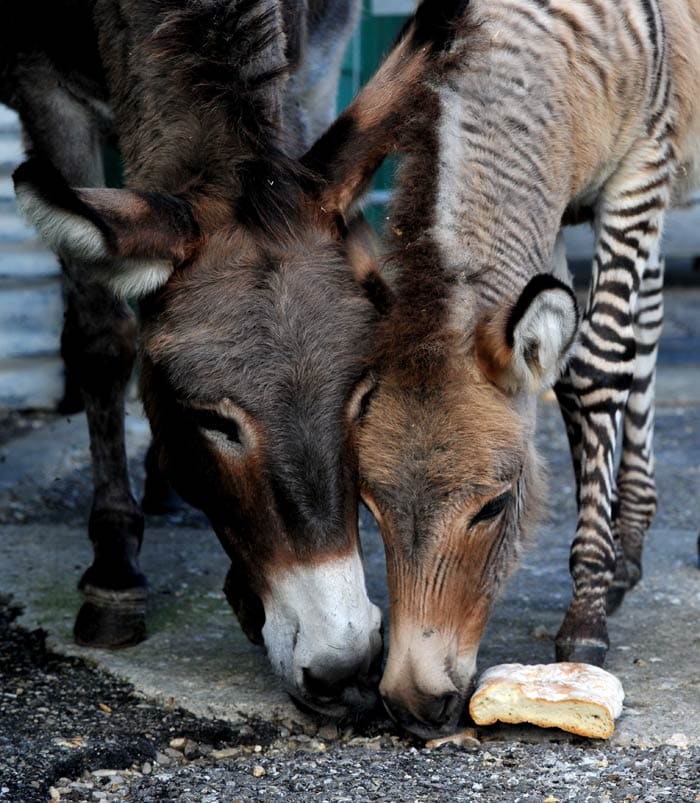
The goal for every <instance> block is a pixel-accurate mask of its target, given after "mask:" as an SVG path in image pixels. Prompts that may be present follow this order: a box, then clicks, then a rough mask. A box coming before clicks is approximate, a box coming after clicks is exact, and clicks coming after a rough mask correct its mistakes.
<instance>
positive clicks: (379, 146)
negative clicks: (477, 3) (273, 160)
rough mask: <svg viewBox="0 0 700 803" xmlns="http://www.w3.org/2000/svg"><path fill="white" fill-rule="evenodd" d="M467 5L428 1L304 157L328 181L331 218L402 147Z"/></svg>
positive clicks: (458, 0)
mask: <svg viewBox="0 0 700 803" xmlns="http://www.w3.org/2000/svg"><path fill="white" fill-rule="evenodd" d="M467 4H468V0H424V2H422V3H421V5H420V6H419V7H418V9H417V11H416V13H415V14H414V15H413V16H412V17H410V18H409V20H408V21H407V23H406V25H405V26H404V27H403V29H402V30H401V33H400V34H399V36H398V38H397V40H396V42H395V44H394V46H393V48H392V49H391V51H390V52H389V54H388V55H387V56H386V58H385V59H384V61H383V62H382V64H381V66H380V67H379V69H378V70H377V72H376V73H375V74H374V76H373V77H372V79H371V80H370V81H369V83H367V84H366V86H365V87H364V88H363V89H362V91H361V92H360V93H359V94H358V95H357V97H356V98H355V99H354V100H353V102H352V103H351V104H350V105H349V106H348V107H347V109H345V111H344V112H343V113H342V114H341V115H340V117H338V119H337V120H336V121H335V123H333V125H331V127H330V128H329V129H328V131H326V133H325V134H324V135H323V136H322V137H321V138H320V139H319V140H318V141H317V142H316V144H315V145H314V146H313V147H312V148H311V150H309V151H308V153H307V154H306V155H305V156H304V157H303V160H302V161H303V162H304V164H305V165H306V166H307V167H309V168H311V169H312V170H313V171H314V172H316V173H317V174H319V175H320V176H321V177H322V178H323V179H324V188H323V190H322V192H321V197H320V199H319V204H320V207H321V209H322V212H323V213H324V214H326V215H328V216H329V218H328V219H329V220H330V221H333V220H334V218H336V217H337V216H338V215H342V216H343V217H347V216H348V214H349V213H350V211H351V209H352V207H353V205H354V204H355V203H356V202H357V201H358V199H359V198H360V196H361V195H362V193H363V192H365V190H366V189H367V187H368V186H369V182H370V181H371V179H372V176H373V175H374V173H375V172H376V171H377V169H378V168H379V166H380V165H381V163H382V162H383V161H384V159H385V158H386V157H387V156H388V155H389V154H391V153H394V152H396V151H397V150H399V145H400V137H401V128H402V123H403V122H404V120H405V118H406V117H410V114H411V109H412V107H414V106H415V104H416V103H420V92H421V79H422V78H423V77H424V75H425V70H426V68H427V67H428V66H429V65H430V64H431V62H433V61H434V60H435V59H436V58H437V57H438V56H439V55H440V54H441V53H444V52H445V51H447V50H448V49H449V47H450V45H451V43H452V40H453V37H454V33H455V29H456V25H457V23H458V22H459V20H460V18H461V17H462V15H463V14H464V12H465V9H466V7H467Z"/></svg>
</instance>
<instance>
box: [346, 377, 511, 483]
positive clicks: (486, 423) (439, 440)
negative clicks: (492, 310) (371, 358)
mask: <svg viewBox="0 0 700 803" xmlns="http://www.w3.org/2000/svg"><path fill="white" fill-rule="evenodd" d="M453 369H454V366H453ZM405 379H406V377H405V375H404V376H401V377H400V378H399V379H398V380H397V378H396V377H392V375H391V373H390V372H389V373H388V374H386V375H385V376H384V377H383V378H382V379H380V387H379V389H378V391H377V392H376V394H375V397H374V398H373V400H372V403H371V407H370V411H369V413H368V416H367V419H366V423H365V424H364V425H363V427H362V431H361V435H360V461H361V465H362V469H363V474H364V473H366V474H367V475H368V476H371V478H372V479H373V480H374V481H377V482H385V483H387V484H388V485H393V484H394V483H395V481H396V477H397V476H402V477H406V476H407V474H408V473H413V474H416V475H417V474H422V476H423V478H424V482H425V484H426V485H428V486H432V487H433V488H434V489H435V490H436V491H437V492H440V493H447V492H450V491H453V490H455V488H456V486H460V487H466V488H469V487H471V488H473V489H474V492H475V493H478V492H479V490H480V489H481V490H483V492H488V490H491V489H495V488H496V487H497V486H499V485H501V484H503V483H505V482H508V481H509V480H511V479H512V478H513V476H514V475H515V474H516V473H517V471H518V469H519V468H520V465H521V462H522V459H523V455H524V450H525V444H524V439H523V434H522V427H521V425H520V419H519V415H518V412H517V409H516V408H515V407H514V406H513V404H512V403H511V402H510V401H509V399H508V398H507V397H506V396H505V395H504V394H503V393H502V392H501V391H500V390H499V389H498V388H496V387H494V386H493V385H491V384H490V383H488V382H486V381H485V380H484V379H483V377H480V376H479V375H478V373H477V372H476V371H475V370H472V369H471V368H469V367H468V366H464V367H463V368H462V369H461V370H459V371H456V372H455V371H454V370H451V371H450V375H449V376H447V375H444V376H443V381H439V377H433V378H432V379H431V384H430V386H428V387H421V385H420V383H419V382H417V383H416V385H414V386H411V387H407V386H406V384H405Z"/></svg>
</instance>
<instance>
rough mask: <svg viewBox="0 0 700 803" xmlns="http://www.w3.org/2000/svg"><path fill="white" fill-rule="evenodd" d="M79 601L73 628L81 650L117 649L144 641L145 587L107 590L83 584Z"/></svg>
mask: <svg viewBox="0 0 700 803" xmlns="http://www.w3.org/2000/svg"><path fill="white" fill-rule="evenodd" d="M83 594H84V596H85V602H83V604H82V606H81V608H80V610H79V611H78V616H77V618H76V620H75V625H74V627H73V636H74V638H75V641H76V642H77V643H78V644H80V645H81V646H83V647H100V648H103V649H119V648H121V647H131V646H133V645H134V644H138V643H139V642H140V641H143V640H144V639H145V638H146V598H147V592H146V589H145V588H129V589H125V590H122V591H111V590H108V589H103V588H95V587H94V586H90V585H85V586H84V587H83Z"/></svg>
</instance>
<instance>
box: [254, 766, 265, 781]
mask: <svg viewBox="0 0 700 803" xmlns="http://www.w3.org/2000/svg"><path fill="white" fill-rule="evenodd" d="M253 775H254V776H255V777H256V778H262V777H263V775H265V767H261V766H260V764H256V765H255V766H254V767H253Z"/></svg>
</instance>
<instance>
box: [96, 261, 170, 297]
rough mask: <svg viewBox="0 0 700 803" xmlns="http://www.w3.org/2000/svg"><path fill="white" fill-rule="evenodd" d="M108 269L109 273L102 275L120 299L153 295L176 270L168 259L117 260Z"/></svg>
mask: <svg viewBox="0 0 700 803" xmlns="http://www.w3.org/2000/svg"><path fill="white" fill-rule="evenodd" d="M107 267H108V269H109V272H108V273H107V272H106V271H100V273H101V274H102V275H103V276H104V280H105V281H106V283H107V284H108V285H109V287H110V288H111V290H112V292H113V293H114V294H115V295H116V296H118V297H119V298H141V297H142V296H145V295H148V294H149V293H152V292H153V291H154V290H157V289H158V288H159V287H162V286H163V285H164V284H165V283H166V282H167V281H168V279H169V278H170V277H171V276H172V274H173V270H174V267H173V263H172V262H171V261H170V260H168V259H115V260H114V261H113V262H110V263H108V265H107ZM105 274H106V275H105ZM101 278H102V277H101Z"/></svg>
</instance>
